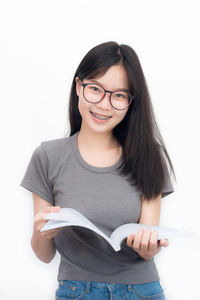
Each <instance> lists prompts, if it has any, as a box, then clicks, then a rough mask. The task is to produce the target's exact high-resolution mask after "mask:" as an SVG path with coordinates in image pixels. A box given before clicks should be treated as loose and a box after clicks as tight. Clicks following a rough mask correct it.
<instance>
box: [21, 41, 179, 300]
mask: <svg viewBox="0 0 200 300" xmlns="http://www.w3.org/2000/svg"><path fill="white" fill-rule="evenodd" d="M69 119H70V129H71V132H70V134H69V136H67V137H64V138H59V139H54V140H48V141H43V142H42V143H41V144H40V145H39V146H38V147H37V148H36V149H35V151H34V152H33V155H32V158H31V160H30V162H29V165H28V168H27V170H26V173H25V176H24V178H23V180H22V182H21V186H23V187H24V188H26V189H28V190H30V191H32V193H33V200H34V215H35V217H34V229H33V235H32V240H31V245H32V248H33V251H34V252H35V254H36V255H37V257H38V258H39V259H40V260H42V261H44V262H46V263H49V262H51V260H52V259H53V257H54V256H55V253H56V250H58V252H59V253H60V255H61V260H60V266H59V273H58V277H57V279H58V289H57V290H56V299H57V300H59V299H60V300H61V299H92V300H95V299H98V300H101V299H102V300H106V299H120V300H121V299H127V300H128V299H146V300H148V299H159V300H160V299H165V296H164V291H163V289H162V287H161V285H160V278H159V274H158V271H157V268H156V266H155V263H154V256H155V255H156V254H157V253H158V252H159V251H160V250H161V249H162V247H166V246H168V245H169V243H168V241H167V240H157V232H152V231H150V230H146V231H145V230H140V231H138V232H137V234H135V235H133V234H130V235H129V236H128V237H127V239H126V240H125V241H124V242H123V243H122V245H121V250H120V251H118V252H115V251H114V250H113V249H112V247H111V246H110V245H109V244H108V243H107V242H106V241H105V240H104V239H103V238H102V237H101V236H99V235H97V234H96V233H94V232H93V231H90V230H88V229H86V228H82V227H78V226H71V227H63V228H57V229H53V230H49V231H45V232H42V233H41V232H40V229H41V228H42V227H43V226H44V224H45V222H47V220H44V219H43V217H44V216H45V215H46V214H47V213H49V212H57V211H59V209H60V207H71V208H74V209H76V210H78V211H80V212H81V213H82V214H84V215H85V216H86V217H87V218H88V219H89V220H91V221H92V222H93V223H94V224H95V225H96V226H97V227H99V228H100V229H101V230H102V231H103V232H104V233H105V234H107V235H108V236H110V234H111V233H112V231H113V230H114V229H115V228H117V227H118V226H120V225H122V224H125V223H137V222H138V223H141V224H148V225H155V226H158V225H159V218H160V211H161V199H162V198H163V197H164V196H166V195H168V194H170V193H172V192H173V191H174V189H173V185H172V182H171V179H170V175H169V172H168V168H167V161H168V163H169V165H170V168H171V170H172V172H173V174H174V170H173V166H172V163H171V161H170V158H169V156H168V153H167V150H166V147H165V145H164V142H163V140H162V138H161V135H160V133H159V130H158V127H157V125H156V121H155V117H154V113H153V108H152V104H151V101H150V97H149V93H148V89H147V85H146V81H145V77H144V74H143V71H142V68H141V65H140V62H139V59H138V57H137V55H136V53H135V51H134V50H133V49H132V48H131V47H130V46H128V45H119V44H118V43H116V42H107V43H103V44H100V45H98V46H96V47H94V48H93V49H91V50H90V51H89V52H88V53H87V54H86V56H85V57H84V58H83V60H82V61H81V63H80V65H79V66H78V68H77V70H76V72H75V75H74V78H73V82H72V87H71V93H70V103H69ZM165 157H166V158H165ZM174 177H175V174H174Z"/></svg>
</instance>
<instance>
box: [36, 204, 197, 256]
mask: <svg viewBox="0 0 200 300" xmlns="http://www.w3.org/2000/svg"><path fill="white" fill-rule="evenodd" d="M44 219H46V220H49V221H48V222H47V223H46V224H45V225H44V226H43V227H42V229H41V230H40V232H42V231H46V230H50V229H53V228H58V227H64V226H81V227H85V228H88V229H90V230H93V231H94V232H96V233H97V234H99V235H100V236H102V237H103V238H104V239H105V240H106V241H108V243H110V245H111V246H112V247H113V249H114V250H115V251H119V250H120V249H121V244H122V243H123V241H124V240H125V239H126V238H127V237H128V236H129V234H131V233H133V234H136V233H137V231H138V230H139V229H140V228H144V229H146V228H151V229H152V230H153V231H154V230H156V231H157V232H158V240H161V239H165V238H166V239H168V240H169V239H170V238H177V237H186V236H191V234H190V233H187V232H185V231H183V230H177V229H173V228H165V227H160V226H150V225H144V224H137V223H128V224H124V225H121V226H119V227H117V228H116V229H115V230H114V231H113V232H112V234H111V236H110V237H108V236H107V235H106V234H104V233H103V232H102V231H101V230H100V229H99V228H98V227H96V226H95V225H94V224H93V223H92V222H91V221H89V220H88V218H86V217H85V216H84V215H83V214H81V213H80V212H78V211H77V210H75V209H73V208H60V211H59V212H56V213H48V214H46V215H45V216H44Z"/></svg>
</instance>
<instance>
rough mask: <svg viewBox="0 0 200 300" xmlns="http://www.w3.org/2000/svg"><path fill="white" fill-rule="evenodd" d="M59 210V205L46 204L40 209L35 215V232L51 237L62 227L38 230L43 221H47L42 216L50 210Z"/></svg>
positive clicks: (42, 225) (43, 223)
mask: <svg viewBox="0 0 200 300" xmlns="http://www.w3.org/2000/svg"><path fill="white" fill-rule="evenodd" d="M59 210H60V207H59V206H47V207H46V208H45V209H44V210H42V211H40V212H39V213H38V214H36V215H35V218H34V229H35V231H36V232H37V234H39V235H41V236H44V237H46V238H47V239H52V238H54V237H55V236H56V234H57V233H58V232H59V231H60V230H61V229H62V227H59V228H54V229H50V230H46V231H43V232H40V229H42V227H44V225H45V223H46V222H48V221H49V220H46V219H44V216H45V215H47V214H48V213H51V212H58V211H59Z"/></svg>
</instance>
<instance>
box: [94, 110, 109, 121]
mask: <svg viewBox="0 0 200 300" xmlns="http://www.w3.org/2000/svg"><path fill="white" fill-rule="evenodd" d="M91 114H92V115H93V116H95V117H96V118H97V119H100V120H105V119H109V118H110V117H103V116H99V115H96V114H95V113H93V112H92V111H91Z"/></svg>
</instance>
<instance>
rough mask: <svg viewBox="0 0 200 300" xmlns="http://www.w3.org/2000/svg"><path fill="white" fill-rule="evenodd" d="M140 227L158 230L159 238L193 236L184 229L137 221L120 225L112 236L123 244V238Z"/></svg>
mask: <svg viewBox="0 0 200 300" xmlns="http://www.w3.org/2000/svg"><path fill="white" fill-rule="evenodd" d="M140 228H144V229H147V228H151V229H152V231H154V230H155V231H157V232H158V240H161V239H168V240H170V239H171V238H179V237H191V236H193V235H192V234H191V233H189V232H186V231H183V230H178V229H174V228H167V227H161V226H150V225H145V224H137V223H128V224H124V225H121V226H119V227H118V228H116V229H115V230H114V231H113V233H112V234H111V236H110V238H111V239H112V241H113V242H114V243H115V244H120V245H121V244H122V242H123V240H124V239H126V238H127V236H129V234H131V233H133V234H136V233H137V231H138V230H139V229H140Z"/></svg>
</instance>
